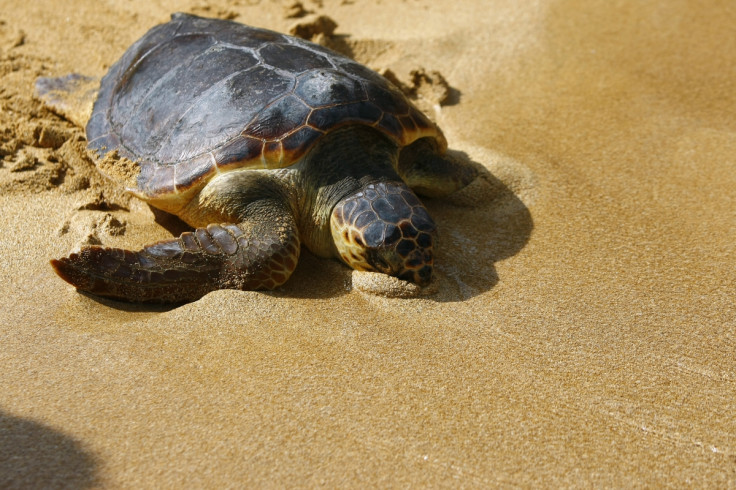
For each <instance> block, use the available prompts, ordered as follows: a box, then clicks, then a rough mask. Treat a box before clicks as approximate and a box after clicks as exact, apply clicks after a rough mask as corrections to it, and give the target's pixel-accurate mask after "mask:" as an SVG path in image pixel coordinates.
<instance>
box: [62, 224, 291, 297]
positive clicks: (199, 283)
mask: <svg viewBox="0 0 736 490" xmlns="http://www.w3.org/2000/svg"><path fill="white" fill-rule="evenodd" d="M290 224H291V226H288V224H285V225H286V226H284V225H281V226H279V227H278V228H276V227H274V224H273V223H268V222H265V220H262V221H256V222H248V223H243V224H240V225H231V224H224V225H209V226H208V227H207V228H198V229H197V230H195V231H194V232H186V233H183V234H182V235H181V236H180V237H179V238H177V239H173V240H165V241H162V242H158V243H155V244H153V245H149V246H147V247H145V248H143V250H140V251H137V252H133V251H130V250H123V249H119V248H104V247H97V246H94V247H85V248H83V249H82V250H81V251H80V252H79V253H74V254H71V255H70V256H68V257H65V258H62V259H59V260H52V261H51V265H52V266H53V268H54V270H55V271H56V273H57V274H59V276H61V278H62V279H64V280H65V281H67V282H69V283H70V284H72V285H73V286H75V287H76V288H77V289H79V290H81V291H85V292H89V293H92V294H96V295H98V296H104V297H108V298H113V299H121V300H125V301H142V302H157V303H176V302H184V301H193V300H196V299H198V298H201V297H202V296H204V295H205V294H207V293H208V292H210V291H214V290H216V289H243V290H255V289H273V288H275V287H277V286H280V285H281V284H283V283H284V282H286V280H287V279H288V278H289V276H290V275H291V273H292V272H293V271H294V268H295V267H296V264H297V261H298V259H299V251H300V243H299V237H298V234H297V232H296V225H295V223H294V220H293V219H291V220H290Z"/></svg>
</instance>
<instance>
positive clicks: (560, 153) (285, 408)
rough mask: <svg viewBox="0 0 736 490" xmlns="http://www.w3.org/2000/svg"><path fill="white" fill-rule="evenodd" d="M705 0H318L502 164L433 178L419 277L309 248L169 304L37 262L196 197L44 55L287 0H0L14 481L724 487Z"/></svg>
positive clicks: (718, 59) (247, 19)
mask: <svg viewBox="0 0 736 490" xmlns="http://www.w3.org/2000/svg"><path fill="white" fill-rule="evenodd" d="M701 5H702V4H700V3H698V2H694V1H691V2H688V1H675V2H639V1H635V0H623V1H619V2H608V1H588V0H558V1H554V0H549V1H543V0H540V1H534V2H516V1H503V0H494V1H486V0H466V1H459V2H450V1H441V0H405V1H401V2H399V1H386V0H384V1H366V0H354V1H340V0H323V1H319V2H317V1H313V0H304V3H303V7H304V9H305V10H310V11H313V13H314V14H315V15H316V14H322V15H327V16H329V17H330V18H332V19H334V20H335V21H336V22H337V24H338V27H337V30H336V31H335V35H334V36H333V38H332V39H331V42H333V43H335V45H338V46H339V47H341V48H342V49H347V50H349V52H350V53H352V55H353V56H354V57H355V58H356V59H357V60H359V61H360V62H362V63H365V64H367V65H368V66H370V67H372V68H374V69H377V70H385V69H389V70H391V72H392V73H394V74H395V76H396V77H397V78H398V79H399V80H400V81H402V82H404V83H408V81H409V80H410V78H411V77H410V73H411V71H412V70H419V69H424V70H426V71H427V73H430V72H434V71H436V72H439V73H440V74H441V75H442V77H443V78H444V79H445V80H446V81H447V83H448V84H449V87H450V90H449V99H448V100H447V101H446V102H445V103H444V104H443V105H439V104H438V101H437V100H434V99H433V96H432V94H433V93H434V89H436V88H438V86H432V85H429V86H427V85H424V86H422V87H420V89H421V90H419V92H420V94H423V95H424V96H423V97H422V98H421V99H420V101H419V103H420V104H421V105H422V107H423V108H424V109H425V110H426V111H427V113H428V115H430V117H432V118H433V119H434V120H435V121H437V122H438V123H439V125H440V126H441V127H442V128H443V130H444V131H445V133H446V135H447V138H448V141H449V144H450V148H451V149H452V150H453V151H457V152H461V153H464V154H465V155H467V157H468V158H469V159H470V160H472V161H473V162H476V163H477V164H479V165H481V166H482V167H483V168H484V169H485V171H484V173H483V179H482V182H478V183H476V184H473V187H472V188H471V189H468V190H467V191H463V192H461V193H460V195H458V196H454V197H452V198H450V199H445V200H440V199H428V200H426V204H427V207H428V208H429V210H430V213H431V214H432V215H433V216H434V218H435V220H436V222H437V224H438V227H439V228H440V233H441V250H440V252H439V256H438V257H437V262H438V265H437V279H436V282H435V284H434V285H433V288H434V289H433V290H431V291H429V292H428V294H425V295H408V296H409V297H386V296H384V295H382V294H381V291H382V290H383V289H385V288H384V286H385V281H383V282H382V281H381V280H378V281H374V278H372V277H370V276H367V275H365V274H353V273H351V271H350V270H348V269H347V268H346V267H344V266H343V265H341V264H339V263H338V262H336V261H331V260H324V259H319V258H316V257H314V256H311V255H310V254H308V253H303V256H302V259H301V261H300V264H299V266H298V268H297V270H296V272H295V274H294V276H293V277H292V279H291V280H290V281H289V282H288V283H287V284H286V285H285V286H284V287H282V288H281V289H279V290H276V291H274V292H265V293H264V292H241V291H230V290H228V291H217V292H213V293H211V294H208V295H207V296H205V297H204V298H202V299H201V300H199V301H196V302H193V303H190V304H186V305H183V306H179V307H175V308H174V307H168V308H166V307H151V306H140V305H130V304H124V303H118V302H113V301H105V300H100V299H97V298H94V297H91V296H86V295H83V294H79V293H77V292H76V291H75V290H74V289H73V288H72V287H71V286H69V285H68V284H67V283H65V282H63V281H62V280H61V279H59V278H58V277H57V276H56V275H55V274H54V272H53V271H52V269H51V267H50V266H49V260H50V259H52V258H58V257H61V256H65V255H66V254H68V253H69V252H70V251H71V250H73V249H75V248H77V247H79V246H80V245H82V244H84V243H103V244H105V245H114V246H126V247H140V246H142V245H144V244H146V243H149V242H151V241H153V240H155V239H162V238H165V237H168V236H171V233H172V229H174V228H176V224H175V223H171V222H166V220H161V219H159V220H158V222H157V221H156V220H155V219H154V218H155V216H154V213H153V212H152V211H151V209H150V208H149V207H148V206H147V205H145V204H144V203H141V202H139V201H137V200H136V199H131V198H130V197H128V196H126V195H124V194H123V193H121V192H120V191H119V190H117V189H116V188H115V187H114V186H113V185H112V184H110V183H109V182H107V181H105V180H103V179H102V178H101V177H99V176H98V175H97V174H96V172H95V170H94V168H93V166H92V164H91V163H90V162H89V161H88V160H86V159H85V157H84V146H85V140H84V136H83V133H82V132H81V131H80V130H79V129H75V128H74V126H73V125H72V124H70V123H69V122H67V121H65V120H63V119H62V118H60V117H58V116H56V115H54V114H52V113H51V112H49V111H48V110H46V109H44V108H43V106H42V105H41V104H40V102H38V101H37V100H35V99H34V98H33V83H34V80H35V78H36V77H38V76H59V75H63V74H65V73H69V72H73V71H74V72H80V73H84V74H87V75H92V76H101V75H103V74H104V73H105V71H106V69H107V68H108V67H109V66H110V65H111V64H112V63H114V62H115V61H116V60H117V58H118V57H119V56H120V55H121V54H122V53H123V51H124V50H125V49H126V48H127V47H128V46H129V45H130V44H131V43H132V42H133V41H135V40H136V39H138V38H139V37H140V36H141V35H142V34H144V33H145V32H146V31H147V30H148V29H149V28H150V27H152V26H154V25H156V24H159V23H162V22H166V21H167V20H168V18H169V16H170V14H171V13H172V12H175V11H185V12H191V13H196V14H199V15H205V16H213V17H214V16H217V17H223V18H232V19H234V20H236V21H238V22H243V23H247V24H251V25H255V26H259V27H266V28H270V29H274V30H278V31H281V32H288V30H289V29H290V28H291V27H292V25H293V24H294V23H295V22H299V21H300V19H295V18H291V17H289V15H291V14H292V13H293V12H294V11H295V10H297V9H295V8H293V2H276V1H273V2H269V1H260V2H258V1H243V0H216V1H211V2H207V3H205V2H200V1H185V0H182V1H171V0H160V1H156V2H149V1H144V0H130V1H127V2H99V1H92V0H74V1H71V0H56V1H53V2H52V1H49V0H35V1H27V2H18V1H17V0H0V156H2V160H0V210H1V212H0V230H2V232H1V233H2V235H1V236H0V283H1V284H2V291H3V294H2V300H0V301H1V304H2V306H1V309H0V373H2V375H1V376H0V487H6V486H10V487H13V486H14V487H16V488H29V487H32V486H38V487H41V486H52V485H55V486H58V487H68V488H84V487H89V486H103V487H132V488H143V487H158V488H161V487H168V488H177V487H178V488H184V487H186V488H197V487H205V486H207V487H214V488H220V487H254V486H255V487H264V486H265V487H268V486H278V487H296V486H299V487H302V486H304V487H315V486H326V487H366V486H374V487H375V486H379V487H411V488H417V487H420V488H421V487H428V486H432V487H437V486H447V487H488V486H496V485H498V486H522V487H531V486H552V487H558V486H574V487H577V486H581V487H590V486H597V487H600V486H609V487H624V486H632V485H635V486H652V487H659V486H676V487H683V486H696V487H711V488H713V487H720V488H723V487H727V486H734V485H736V416H734V414H735V413H736V356H735V354H736V268H735V267H734V265H735V264H736V245H735V244H736V37H734V36H733V26H734V25H736V7H734V5H733V4H732V3H731V2H725V1H724V2H711V3H710V5H709V8H708V9H704V8H702V7H701ZM290 7H291V8H290ZM328 41H330V39H328ZM435 80H436V78H435ZM440 88H441V87H440ZM374 283H375V284H374ZM373 286H375V287H373ZM399 296H401V295H399Z"/></svg>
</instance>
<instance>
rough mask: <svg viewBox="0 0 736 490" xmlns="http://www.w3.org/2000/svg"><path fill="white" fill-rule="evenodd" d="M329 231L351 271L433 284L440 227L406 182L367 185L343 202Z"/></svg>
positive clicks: (334, 215)
mask: <svg viewBox="0 0 736 490" xmlns="http://www.w3.org/2000/svg"><path fill="white" fill-rule="evenodd" d="M330 225H331V229H332V237H333V239H334V240H335V244H336V245H337V249H338V252H339V254H340V258H341V259H342V260H343V261H344V262H345V263H346V264H348V265H349V266H350V267H352V268H353V269H356V270H367V271H376V272H382V273H384V274H388V275H391V276H398V277H399V278H400V279H404V280H407V281H412V282H415V283H417V284H419V285H420V286H426V285H427V284H429V282H430V280H431V279H432V266H433V264H434V245H435V243H436V241H437V227H436V226H435V224H434V221H432V218H431V217H430V216H429V213H428V212H427V210H426V208H425V207H424V205H423V204H422V203H421V202H420V201H419V199H417V197H416V196H415V195H414V193H413V192H412V191H411V190H410V189H409V187H407V186H406V184H404V183H403V182H379V183H376V184H369V185H367V186H366V187H364V188H363V189H362V190H361V191H360V192H358V193H357V194H354V195H352V196H349V197H348V198H346V199H343V200H342V201H340V202H339V203H338V204H337V206H335V209H334V211H333V212H332V219H331V220H330Z"/></svg>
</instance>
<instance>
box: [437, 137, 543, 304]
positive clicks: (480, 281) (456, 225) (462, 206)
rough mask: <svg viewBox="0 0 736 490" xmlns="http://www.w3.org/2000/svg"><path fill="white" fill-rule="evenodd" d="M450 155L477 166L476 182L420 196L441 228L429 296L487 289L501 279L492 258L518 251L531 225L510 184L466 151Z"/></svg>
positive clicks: (459, 297) (463, 295) (459, 296)
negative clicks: (433, 288) (442, 194)
mask: <svg viewBox="0 0 736 490" xmlns="http://www.w3.org/2000/svg"><path fill="white" fill-rule="evenodd" d="M452 154H454V156H455V157H457V158H459V159H461V160H464V161H466V162H467V163H468V164H470V165H473V166H475V167H476V168H477V169H478V179H477V180H478V183H477V184H475V183H474V184H471V186H468V188H466V189H462V190H460V191H458V192H457V193H456V194H453V195H451V196H448V197H447V198H444V199H429V198H424V199H423V201H424V204H425V205H426V207H427V209H428V210H429V212H430V214H431V215H432V217H433V218H434V219H435V222H436V223H437V227H438V228H439V230H440V246H439V252H438V255H437V262H436V266H435V268H436V270H437V274H436V275H437V276H438V284H437V289H438V291H437V293H435V294H431V295H428V296H427V298H428V299H431V300H434V301H437V302H456V301H463V300H466V299H469V298H471V297H474V296H477V295H479V294H483V293H485V292H487V291H489V290H491V289H492V288H493V287H494V286H495V285H496V284H498V282H499V280H500V278H499V275H498V272H497V271H496V267H495V263H496V262H499V261H501V260H504V259H507V258H509V257H512V256H513V255H516V254H517V253H519V252H520V251H521V250H522V249H523V248H524V246H526V244H527V243H528V242H529V238H530V237H531V234H532V230H533V228H534V221H533V219H532V215H531V212H530V211H529V208H528V207H527V206H526V205H525V204H524V202H523V201H522V200H521V198H520V197H519V196H517V195H516V194H515V193H514V191H513V190H512V189H511V188H509V187H508V186H507V185H506V184H505V183H504V182H503V181H501V180H500V179H499V178H497V177H496V176H494V175H493V174H492V173H491V172H490V171H489V170H488V169H486V168H485V167H484V166H483V165H481V164H479V163H477V162H474V161H473V160H471V159H470V158H469V157H468V156H467V154H465V153H463V152H458V151H453V152H452Z"/></svg>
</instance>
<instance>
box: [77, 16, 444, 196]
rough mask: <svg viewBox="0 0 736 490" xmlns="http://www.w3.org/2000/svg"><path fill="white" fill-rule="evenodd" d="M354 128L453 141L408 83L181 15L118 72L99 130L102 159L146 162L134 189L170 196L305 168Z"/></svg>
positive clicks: (91, 135) (96, 112)
mask: <svg viewBox="0 0 736 490" xmlns="http://www.w3.org/2000/svg"><path fill="white" fill-rule="evenodd" d="M345 124H362V125H368V126H373V127H375V128H376V129H377V130H379V131H382V132H383V133H385V134H386V135H387V136H389V137H390V138H392V139H393V140H394V141H396V142H397V143H398V144H400V145H406V144H409V143H411V142H412V141H414V140H415V139H417V138H419V137H423V136H430V137H435V138H436V139H437V140H438V141H439V143H440V146H442V143H443V142H444V137H443V136H442V133H441V132H440V130H439V129H438V128H437V127H436V126H435V125H434V124H433V123H432V122H430V121H429V120H428V119H427V118H426V117H425V116H424V115H423V114H421V113H420V112H418V111H417V110H416V109H414V108H413V107H412V106H411V105H410V103H409V102H408V101H407V100H406V99H405V98H404V96H403V95H402V94H401V93H400V92H399V91H398V89H396V87H394V86H393V85H391V84H390V83H389V82H388V81H386V80H385V79H384V78H383V77H381V76H380V75H378V74H377V73H375V72H373V71H371V70H369V69H368V68H366V67H364V66H362V65H360V64H358V63H356V62H354V61H352V60H350V59H348V58H346V57H344V56H342V55H340V54H337V53H334V52H332V51H330V50H328V49H326V48H323V47H321V46H318V45H315V44H311V43H309V42H306V41H303V40H301V39H296V38H291V37H289V36H285V35H283V34H278V33H275V32H271V31H267V30H263V29H257V28H253V27H249V26H245V25H242V24H237V23H235V22H231V21H224V20H218V19H204V18H199V17H195V16H192V15H187V14H175V15H174V16H172V21H171V22H168V23H166V24H163V25H160V26H156V27H154V28H152V29H151V30H150V31H149V32H148V33H147V34H146V35H144V36H143V37H142V38H141V39H140V40H138V41H137V42H136V43H134V44H133V45H132V46H131V47H130V48H129V49H128V51H126V52H125V54H124V55H123V56H122V57H121V59H120V60H119V61H118V62H116V63H115V64H114V65H113V66H112V67H111V68H110V71H109V72H108V74H107V75H106V76H105V77H104V78H103V80H102V83H101V87H100V92H99V95H98V99H97V101H96V103H95V106H94V109H93V114H92V117H91V119H90V121H89V123H88V125H87V136H88V140H89V148H90V149H92V150H95V151H96V152H97V154H98V156H99V157H104V156H105V154H106V153H107V152H110V151H113V150H117V152H118V155H119V156H120V157H124V158H126V159H128V160H130V161H132V162H135V163H137V164H138V165H139V167H140V171H139V172H138V175H137V180H136V182H135V184H136V186H137V188H136V189H132V190H133V191H135V192H136V193H137V194H138V195H139V196H140V197H143V198H144V199H149V200H151V201H155V202H159V203H160V202H162V201H165V200H166V199H170V198H173V196H174V195H178V194H181V193H182V192H184V191H187V192H189V191H192V192H193V191H194V190H196V189H198V188H200V187H201V186H203V185H204V184H205V183H206V182H207V180H208V179H209V178H210V177H211V176H212V175H214V174H215V173H216V172H217V171H227V170H230V169H236V168H263V167H265V168H279V167H286V166H290V165H293V164H294V163H296V162H298V161H299V159H300V158H302V157H303V156H304V155H305V154H306V153H307V152H308V151H309V150H310V149H311V148H312V147H313V146H314V144H315V143H316V141H317V140H318V139H319V138H320V137H321V136H322V135H323V134H325V133H327V132H329V131H332V130H333V129H335V128H337V127H340V126H343V125H345ZM445 144H446V143H445ZM113 178H114V177H113ZM184 198H185V197H182V199H184Z"/></svg>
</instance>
